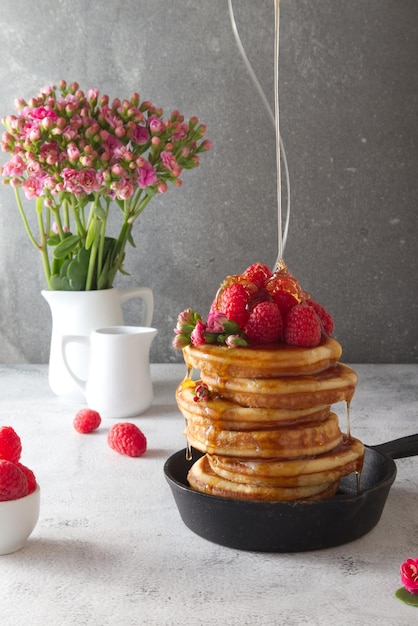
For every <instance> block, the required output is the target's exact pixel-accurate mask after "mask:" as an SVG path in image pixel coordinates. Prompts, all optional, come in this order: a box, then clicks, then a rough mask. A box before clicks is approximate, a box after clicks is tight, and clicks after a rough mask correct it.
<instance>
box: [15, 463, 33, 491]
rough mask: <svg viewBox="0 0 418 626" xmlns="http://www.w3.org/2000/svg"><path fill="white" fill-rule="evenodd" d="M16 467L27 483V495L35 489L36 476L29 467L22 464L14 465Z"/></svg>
mask: <svg viewBox="0 0 418 626" xmlns="http://www.w3.org/2000/svg"><path fill="white" fill-rule="evenodd" d="M16 465H17V467H18V468H19V469H21V470H22V472H23V473H24V474H25V476H26V479H27V481H28V495H29V494H30V493H32V492H33V491H35V489H36V476H35V474H34V473H33V472H32V470H31V469H29V467H26V465H23V464H22V463H16Z"/></svg>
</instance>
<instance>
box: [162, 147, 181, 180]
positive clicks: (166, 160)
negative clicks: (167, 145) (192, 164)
mask: <svg viewBox="0 0 418 626" xmlns="http://www.w3.org/2000/svg"><path fill="white" fill-rule="evenodd" d="M161 160H162V162H163V165H164V166H165V167H166V168H167V169H169V170H170V171H172V172H173V174H174V176H179V175H180V174H181V167H180V165H179V164H178V163H177V160H176V157H175V156H174V154H172V153H171V152H167V151H165V150H164V151H163V152H161Z"/></svg>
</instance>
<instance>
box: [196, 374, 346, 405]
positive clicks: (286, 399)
mask: <svg viewBox="0 0 418 626" xmlns="http://www.w3.org/2000/svg"><path fill="white" fill-rule="evenodd" d="M201 378H202V381H203V382H204V383H205V384H206V385H207V386H208V387H209V389H211V391H213V392H214V393H215V394H218V395H220V396H221V397H222V398H225V399H227V400H231V401H233V402H235V403H237V404H240V405H241V406H249V407H264V408H273V407H274V408H280V409H306V408H309V407H315V406H318V405H320V404H334V403H336V402H340V401H341V400H345V401H346V402H349V401H350V400H351V398H352V396H353V394H354V390H355V386H356V383H357V374H356V373H355V372H354V370H352V369H351V368H350V367H348V366H347V365H344V364H343V363H338V364H337V365H334V366H332V367H329V368H328V369H326V370H325V371H322V372H321V373H319V374H315V375H307V376H282V377H278V378H257V379H250V378H222V377H221V376H212V375H211V374H209V373H207V372H206V371H205V370H202V372H201Z"/></svg>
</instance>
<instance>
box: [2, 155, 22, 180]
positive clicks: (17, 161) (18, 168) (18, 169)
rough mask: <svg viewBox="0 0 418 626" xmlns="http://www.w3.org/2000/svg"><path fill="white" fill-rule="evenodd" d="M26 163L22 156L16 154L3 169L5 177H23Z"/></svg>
mask: <svg viewBox="0 0 418 626" xmlns="http://www.w3.org/2000/svg"><path fill="white" fill-rule="evenodd" d="M25 167H26V166H25V163H24V162H23V160H22V158H21V156H20V155H19V154H16V155H15V156H13V157H12V158H11V159H10V161H8V162H7V163H6V164H5V166H4V168H3V176H21V175H22V174H23V172H24V171H25Z"/></svg>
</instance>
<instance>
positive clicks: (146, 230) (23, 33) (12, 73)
mask: <svg viewBox="0 0 418 626" xmlns="http://www.w3.org/2000/svg"><path fill="white" fill-rule="evenodd" d="M233 6H234V9H235V14H236V21H237V25H238V29H239V32H240V34H241V37H242V41H243V44H244V47H245V49H246V51H247V54H248V56H249V58H250V61H251V63H252V64H253V66H254V69H255V71H256V73H257V75H258V77H259V79H260V81H261V84H262V86H263V88H264V90H265V92H266V94H267V96H268V98H269V100H270V102H271V103H272V104H273V36H274V30H273V28H274V20H273V17H274V12H273V1H272V0H257V2H254V1H253V0H240V1H238V0H235V2H233ZM0 21H1V28H0V50H1V55H2V62H1V65H0V116H4V115H7V114H9V113H10V112H12V109H13V101H14V98H15V97H17V96H24V97H30V96H31V95H34V94H35V93H37V91H38V89H39V88H40V87H41V86H43V85H44V84H46V83H50V82H56V81H58V80H59V79H61V78H65V79H67V80H68V81H71V80H77V81H78V82H79V83H80V85H81V86H82V87H83V88H84V89H87V88H89V87H91V86H95V87H98V88H99V89H100V90H101V91H102V92H104V93H109V95H111V96H112V97H113V96H120V97H125V96H129V95H130V93H131V92H132V91H138V92H139V93H140V94H141V96H142V97H143V98H145V99H150V100H152V101H153V102H154V103H155V104H156V105H159V106H161V107H163V108H164V109H165V110H166V111H168V112H169V111H171V110H172V109H180V110H181V111H182V112H183V113H184V114H185V115H186V116H191V115H197V116H198V117H199V118H200V119H201V120H202V121H204V122H205V123H206V124H207V127H208V137H209V138H210V139H211V140H212V142H213V145H214V148H213V150H212V151H211V152H210V153H208V154H207V155H205V156H204V157H203V158H202V165H201V167H200V169H199V170H195V171H193V172H188V173H186V174H185V175H184V184H183V187H182V188H180V189H174V188H173V189H171V190H170V192H169V193H168V194H166V195H165V196H164V197H160V198H158V199H157V200H154V201H153V202H152V203H151V204H150V205H149V206H148V207H147V210H146V211H145V213H144V214H143V216H142V217H141V219H140V221H139V222H138V224H137V226H136V229H135V240H136V244H137V247H136V249H135V250H131V251H130V252H129V255H128V258H127V269H128V270H129V271H130V274H131V276H130V278H128V279H126V278H122V277H121V279H120V280H119V281H118V285H126V286H131V285H147V286H149V287H152V288H153V290H154V294H155V301H156V313H155V318H154V324H155V326H156V327H157V328H158V329H159V334H158V338H157V340H156V341H155V343H154V345H153V349H152V359H153V361H164V362H167V361H176V360H179V359H180V355H179V354H178V353H175V352H174V351H173V349H172V348H171V339H172V328H173V326H174V325H175V320H176V317H177V314H178V313H179V312H180V311H181V310H182V309H183V308H186V307H188V306H192V307H194V308H196V309H197V310H200V311H201V312H202V313H203V314H206V312H207V310H208V307H209V305H210V302H211V300H212V297H213V295H214V293H215V292H216V289H217V286H218V284H219V282H220V281H221V280H222V279H223V278H224V276H225V275H227V274H233V273H238V272H240V271H242V270H243V269H245V267H246V266H247V265H249V264H250V263H252V262H254V261H256V260H260V261H262V262H265V263H267V264H269V265H273V264H274V261H275V258H276V253H277V236H276V232H277V217H276V199H275V198H276V183H275V160H274V158H275V157H274V130H273V126H272V124H271V122H270V120H269V118H268V115H267V113H266V110H265V108H264V106H263V103H262V101H261V99H260V97H259V95H258V93H257V91H256V90H255V88H254V86H253V84H252V83H251V80H250V78H249V76H248V74H247V72H246V69H245V67H244V65H243V62H242V59H241V57H240V55H239V52H238V49H237V46H236V43H235V40H234V37H233V34H232V30H231V25H230V21H229V14H228V4H227V0H200V1H199V2H196V1H195V0H176V2H172V1H170V0H161V1H159V2H156V1H155V0H135V1H134V0H124V2H114V1H103V2H98V1H92V2H87V1H86V0H60V2H56V1H53V0H37V2H36V9H35V8H34V3H33V2H31V1H30V0H13V2H12V0H2V14H1V17H0ZM417 52H418V4H417V3H416V2H415V0H400V1H397V2H394V1H393V0H350V1H348V0H298V2H292V1H291V0H282V2H281V62H280V104H281V128H282V136H283V140H284V144H285V147H286V153H287V157H288V162H289V168H290V177H291V222H290V231H289V237H288V242H287V245H286V249H285V260H286V262H287V264H288V266H289V268H290V269H291V270H292V271H293V272H294V273H295V274H296V275H297V276H298V277H299V279H300V281H301V282H302V285H303V287H304V288H305V289H306V290H307V291H309V292H310V293H311V294H312V295H313V296H314V297H315V299H317V300H319V301H320V302H322V303H323V304H324V305H325V306H327V307H328V308H329V309H330V311H331V312H332V313H333V315H334V317H335V321H336V336H337V338H338V339H339V340H340V341H341V342H342V344H343V347H344V358H345V360H346V361H352V362H353V361H356V362H416V361H417V359H418V324H417V312H418V311H417V309H418V295H417V294H418V289H417V288H418V280H417V274H416V265H417V246H416V241H417V237H418V217H417V215H418V213H417V195H418V177H417V171H418V142H417V126H418V122H417V110H418V73H417V71H416V59H417ZM284 195H285V194H284ZM43 287H44V283H43V277H42V272H41V264H40V260H39V259H38V258H37V257H36V252H35V250H33V249H32V248H31V247H30V245H29V242H28V241H27V240H26V237H25V234H24V232H23V227H22V225H21V223H20V218H19V215H18V213H17V209H16V207H15V202H14V196H13V194H12V192H11V190H10V189H9V188H6V187H4V188H2V189H1V193H0V290H1V291H0V293H1V296H2V299H1V306H0V362H17V363H18V362H45V361H46V360H47V358H48V345H49V329H50V318H49V311H48V308H47V305H46V303H45V302H44V301H43V299H42V298H41V296H40V290H41V288H43ZM128 321H135V313H134V311H129V312H128Z"/></svg>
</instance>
